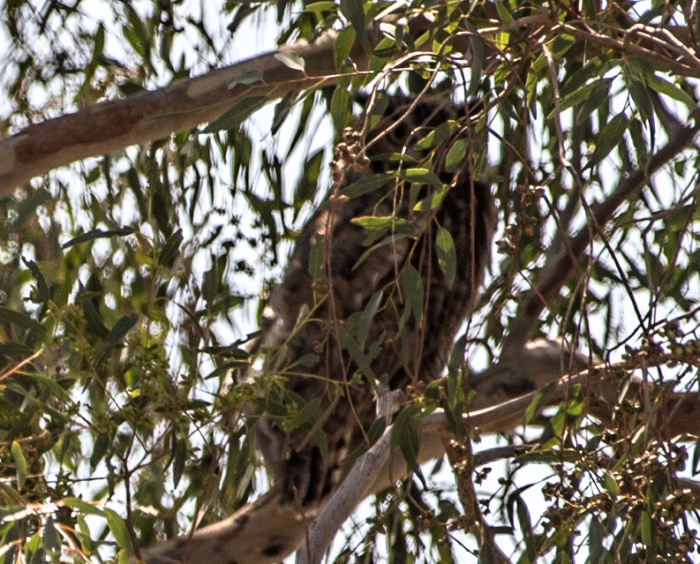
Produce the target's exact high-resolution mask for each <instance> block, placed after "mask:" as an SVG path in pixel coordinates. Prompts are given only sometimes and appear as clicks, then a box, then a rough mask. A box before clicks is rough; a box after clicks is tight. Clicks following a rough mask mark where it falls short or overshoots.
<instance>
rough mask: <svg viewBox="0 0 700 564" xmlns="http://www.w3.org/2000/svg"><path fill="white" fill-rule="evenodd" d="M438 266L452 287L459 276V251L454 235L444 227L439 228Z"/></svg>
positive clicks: (437, 240) (436, 240) (437, 238)
mask: <svg viewBox="0 0 700 564" xmlns="http://www.w3.org/2000/svg"><path fill="white" fill-rule="evenodd" d="M435 242H436V244H437V253H438V264H439V265H440V269H441V270H442V273H443V274H444V275H445V281H446V282H447V285H448V286H451V285H452V282H454V279H455V276H456V274H457V251H456V249H455V242H454V240H453V239H452V235H451V234H450V232H449V231H448V230H447V229H444V228H443V227H440V228H438V232H437V237H436V238H435Z"/></svg>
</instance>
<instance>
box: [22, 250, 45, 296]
mask: <svg viewBox="0 0 700 564" xmlns="http://www.w3.org/2000/svg"><path fill="white" fill-rule="evenodd" d="M22 261H23V262H24V264H25V265H26V266H27V268H28V269H29V270H30V271H31V273H32V276H34V279H35V280H36V291H37V299H38V301H39V302H40V303H46V302H48V301H49V297H50V296H49V287H48V285H47V284H46V280H45V279H44V276H43V275H42V274H41V271H40V270H39V267H38V266H37V264H36V263H35V262H34V261H33V260H27V259H25V258H24V257H22Z"/></svg>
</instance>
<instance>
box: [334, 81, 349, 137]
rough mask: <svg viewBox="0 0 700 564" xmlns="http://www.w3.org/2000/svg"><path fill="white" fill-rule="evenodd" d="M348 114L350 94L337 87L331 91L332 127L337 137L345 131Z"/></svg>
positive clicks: (345, 89) (339, 86) (343, 88)
mask: <svg viewBox="0 0 700 564" xmlns="http://www.w3.org/2000/svg"><path fill="white" fill-rule="evenodd" d="M349 113H350V93H349V92H348V90H347V88H345V87H343V86H342V85H338V86H337V87H336V89H335V90H334V91H333V97H332V98H331V117H332V118H333V127H334V128H335V131H336V133H337V134H338V135H340V134H341V133H342V131H343V129H345V126H346V125H347V123H348V115H349Z"/></svg>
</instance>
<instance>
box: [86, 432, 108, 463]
mask: <svg viewBox="0 0 700 564" xmlns="http://www.w3.org/2000/svg"><path fill="white" fill-rule="evenodd" d="M111 445H112V437H111V436H110V435H108V434H107V433H100V434H99V435H97V438H96V439H95V442H94V443H93V445H92V456H90V468H91V469H92V470H94V469H95V468H96V467H97V465H98V464H99V463H100V460H102V459H103V458H104V456H105V454H107V451H108V450H109V447H110V446H111Z"/></svg>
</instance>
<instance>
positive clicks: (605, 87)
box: [547, 78, 610, 118]
mask: <svg viewBox="0 0 700 564" xmlns="http://www.w3.org/2000/svg"><path fill="white" fill-rule="evenodd" d="M598 92H601V93H603V94H604V95H606V94H609V92H610V82H609V81H607V80H605V79H602V78H601V79H598V80H594V81H593V82H590V83H588V84H586V85H585V86H582V87H581V88H578V89H576V90H574V91H573V92H571V93H570V94H567V95H566V96H564V98H563V99H562V101H561V102H560V104H559V109H560V110H561V111H562V112H563V111H564V110H568V109H569V108H571V107H573V106H576V105H578V104H580V103H581V102H585V101H586V100H588V99H589V98H591V97H593V96H595V95H596V93H598ZM555 111H556V109H554V110H552V112H551V113H550V114H549V116H547V117H548V118H551V117H552V116H553V115H554V112H555Z"/></svg>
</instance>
